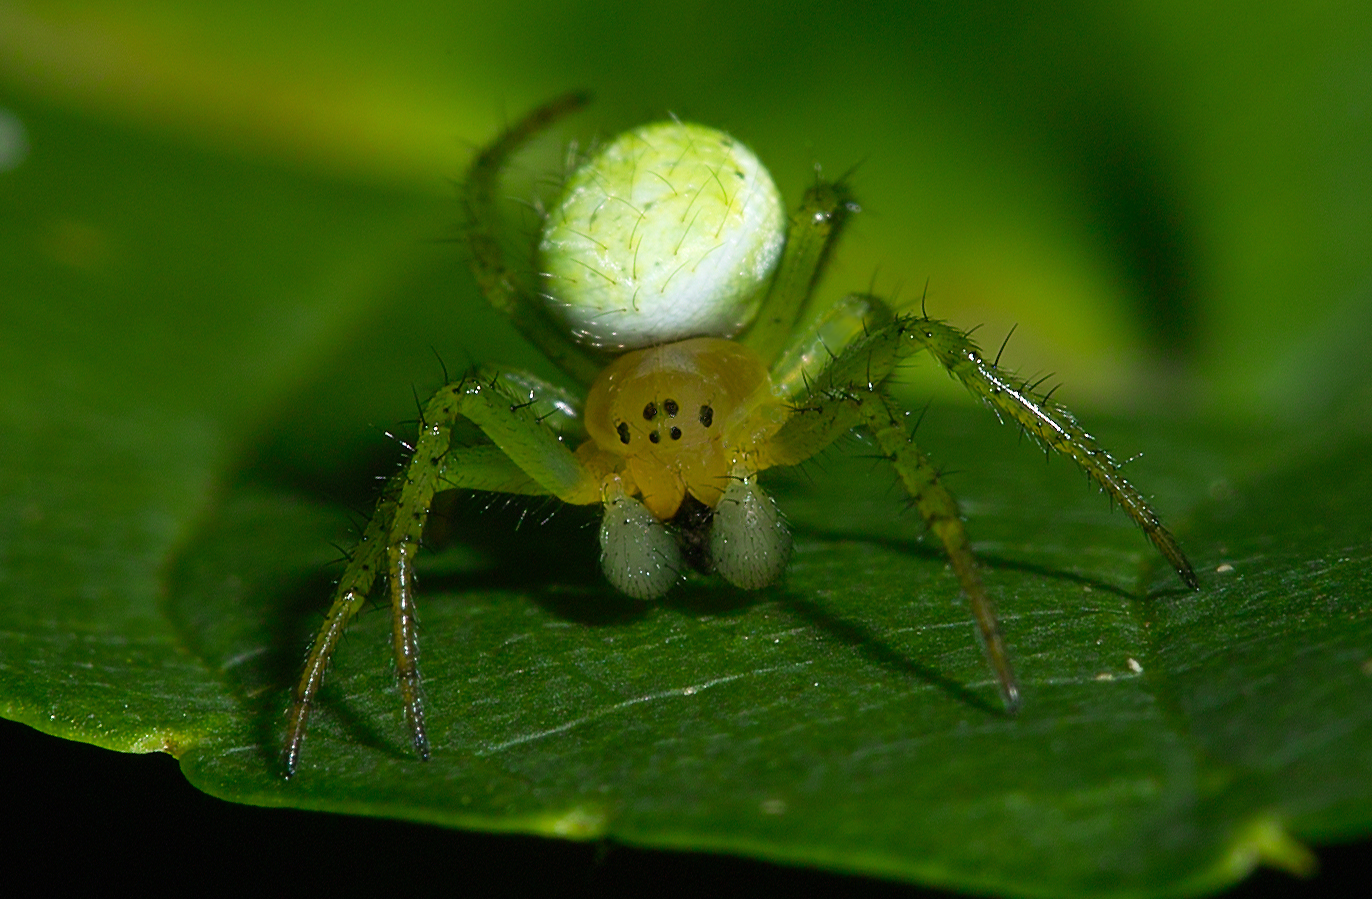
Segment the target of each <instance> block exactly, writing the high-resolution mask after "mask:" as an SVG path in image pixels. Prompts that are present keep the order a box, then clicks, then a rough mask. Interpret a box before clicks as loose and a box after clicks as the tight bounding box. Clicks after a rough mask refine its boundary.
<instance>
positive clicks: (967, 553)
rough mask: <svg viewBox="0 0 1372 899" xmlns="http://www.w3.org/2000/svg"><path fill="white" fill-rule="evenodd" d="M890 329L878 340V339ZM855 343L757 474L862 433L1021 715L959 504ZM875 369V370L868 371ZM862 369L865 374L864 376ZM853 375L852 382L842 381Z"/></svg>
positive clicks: (883, 371)
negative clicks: (944, 570)
mask: <svg viewBox="0 0 1372 899" xmlns="http://www.w3.org/2000/svg"><path fill="white" fill-rule="evenodd" d="M885 330H887V329H882V330H881V331H878V332H875V333H883V332H884V331H885ZM866 343H867V341H866V340H861V341H858V343H857V344H856V345H855V346H854V347H850V348H849V349H848V350H847V351H845V352H844V353H842V354H841V355H840V356H839V357H838V358H836V359H834V360H833V361H832V362H831V364H830V365H829V366H828V368H827V369H825V370H823V371H822V372H821V374H820V375H819V376H818V377H817V379H816V380H815V381H814V382H813V383H812V385H811V388H810V390H809V391H808V392H807V393H806V394H805V395H803V396H799V397H797V398H796V403H797V405H796V408H795V411H794V413H793V414H792V416H791V417H790V418H789V419H788V420H787V422H786V424H785V425H783V426H782V428H781V430H780V431H778V432H777V434H776V435H775V436H774V437H773V439H772V441H771V443H770V444H769V446H768V447H767V449H766V455H765V457H764V459H763V460H762V464H761V465H760V466H759V468H765V467H767V466H769V465H795V464H798V463H800V462H803V461H805V460H806V459H808V458H810V457H811V456H813V455H815V454H816V453H818V452H820V451H821V450H822V449H824V447H826V446H828V445H829V444H830V443H832V442H833V441H834V440H835V439H837V438H838V437H839V436H840V435H842V434H844V433H846V432H847V431H848V430H849V429H851V428H854V427H865V428H866V429H867V430H868V431H869V432H870V433H871V434H872V436H873V437H874V438H875V439H876V441H877V445H878V446H880V447H881V450H882V452H883V453H884V454H885V455H886V457H887V458H888V459H890V461H891V463H892V464H893V465H894V466H895V469H896V473H897V475H898V476H899V477H900V479H901V482H902V484H904V486H905V489H906V490H907V491H908V492H909V494H910V496H911V498H912V499H913V500H914V503H915V507H916V508H917V509H918V510H919V513H920V516H921V517H923V519H924V522H925V524H926V525H927V526H928V527H929V529H930V530H931V531H933V532H934V534H935V535H936V536H937V537H938V538H939V540H940V542H942V543H943V548H944V550H945V551H946V552H947V553H948V559H949V561H951V562H952V565H953V571H954V573H955V574H956V575H957V579H958V585H959V586H960V587H961V588H962V592H963V594H964V595H965V596H966V597H967V602H968V605H969V606H970V607H971V610H972V617H973V618H974V619H975V621H976V624H977V632H978V634H979V635H980V637H981V643H982V647H983V648H984V649H985V651H986V658H987V661H988V662H989V663H990V665H991V670H992V671H993V672H994V673H995V676H996V683H997V686H998V687H999V689H1000V694H1001V699H1002V700H1003V701H1004V703H1005V708H1006V709H1007V710H1008V711H1011V712H1013V711H1015V710H1016V709H1017V708H1018V707H1019V683H1018V681H1017V680H1016V679H1015V673H1014V670H1013V669H1012V668H1011V666H1010V655H1009V653H1008V652H1006V649H1005V641H1004V639H1003V638H1002V637H1001V634H1000V625H999V624H998V623H997V621H996V613H995V608H994V607H993V606H992V604H991V599H990V597H989V596H987V594H986V588H985V586H984V585H983V584H982V581H981V576H980V575H979V574H978V573H977V565H976V557H975V555H973V553H972V544H971V542H970V541H969V540H968V538H967V531H966V529H965V528H964V527H963V524H962V518H961V516H960V515H959V514H958V505H957V500H956V499H954V498H953V495H952V493H950V492H949V491H948V488H946V487H944V486H943V484H942V483H941V482H940V481H939V478H938V471H937V470H936V469H935V468H934V466H933V464H932V463H930V461H929V459H928V457H926V456H925V455H924V454H923V453H922V452H921V451H920V449H919V447H918V446H916V445H915V443H914V440H913V439H912V438H911V436H910V434H909V432H908V431H907V430H906V427H905V425H904V420H905V415H904V412H903V411H902V410H901V409H900V408H899V407H898V406H897V405H896V404H895V401H894V400H892V399H891V398H890V397H889V396H887V395H886V393H885V391H884V390H883V388H882V383H883V382H884V381H885V379H886V376H887V375H888V374H889V373H890V366H889V365H885V364H880V360H878V359H877V358H876V357H874V356H873V355H872V354H871V353H870V352H867V351H865V349H864V346H865V344H866ZM874 362H877V363H878V364H877V365H875V367H874V366H873V363H874ZM864 367H865V368H866V369H868V371H865V372H864ZM846 374H853V375H854V377H845V375H846Z"/></svg>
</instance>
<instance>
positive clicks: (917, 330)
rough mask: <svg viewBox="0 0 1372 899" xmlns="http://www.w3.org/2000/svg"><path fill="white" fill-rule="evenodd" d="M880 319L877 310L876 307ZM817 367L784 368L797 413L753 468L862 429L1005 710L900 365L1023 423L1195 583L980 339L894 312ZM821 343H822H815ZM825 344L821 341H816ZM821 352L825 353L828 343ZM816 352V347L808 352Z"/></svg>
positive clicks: (967, 553) (1170, 544)
mask: <svg viewBox="0 0 1372 899" xmlns="http://www.w3.org/2000/svg"><path fill="white" fill-rule="evenodd" d="M864 299H866V298H863V297H861V296H855V297H850V298H849V299H848V300H847V301H846V304H847V308H848V310H849V311H850V312H859V311H861V310H862V309H863V308H864V306H863V301H864ZM873 308H874V309H875V311H876V312H877V313H878V314H880V313H881V311H882V310H883V309H884V306H883V305H880V304H878V305H876V306H875V307H873ZM844 321H845V319H844V315H843V313H842V311H841V310H836V311H835V312H834V313H833V314H831V315H830V316H828V317H826V318H825V319H822V320H821V321H820V323H819V326H820V327H819V329H818V330H816V331H815V332H813V333H815V334H820V333H822V332H823V330H824V328H826V327H827V328H828V329H829V331H831V332H835V333H836V334H837V336H838V337H839V339H841V337H842V333H848V334H852V333H854V330H853V326H852V325H851V324H849V325H848V326H847V330H846V332H844V331H843V327H844ZM867 327H869V328H870V330H869V331H867V333H864V334H863V335H862V336H860V337H857V338H856V339H853V340H852V341H851V342H850V343H848V345H847V346H846V347H844V348H842V349H841V350H839V351H836V352H837V355H832V356H831V357H830V359H829V360H828V362H827V364H821V365H820V366H819V367H818V369H817V372H818V373H817V375H816V376H815V378H814V380H810V379H809V376H808V375H803V376H802V377H801V379H800V384H799V385H797V383H796V377H795V375H794V374H790V375H788V374H787V373H786V372H784V371H783V372H781V373H780V374H781V378H780V379H779V383H782V384H783V385H784V386H785V387H786V389H787V392H788V395H789V396H790V397H791V400H792V402H793V403H794V405H795V413H794V414H793V415H792V416H791V418H790V419H788V420H787V422H786V424H785V425H783V426H782V428H781V429H780V430H779V431H778V432H777V434H776V435H775V436H774V437H773V439H772V441H771V442H770V444H769V445H768V446H766V447H764V448H763V449H762V451H761V452H760V453H759V456H760V464H759V470H761V469H763V468H766V467H768V466H771V465H795V464H798V463H800V462H803V461H805V460H806V459H809V458H811V457H812V456H814V455H815V454H816V453H818V452H820V451H822V450H823V449H824V448H825V447H827V446H828V445H829V444H830V443H832V442H833V441H834V440H836V439H837V438H838V437H839V436H840V435H842V434H844V433H846V432H847V431H848V430H849V429H851V428H853V427H858V426H862V427H865V428H866V429H867V430H868V431H870V432H871V433H872V435H873V436H874V437H875V438H876V440H877V443H878V445H879V446H880V447H881V449H882V451H883V452H884V453H885V454H886V455H887V456H888V458H890V459H891V461H892V463H893V464H894V465H895V467H896V471H897V473H898V475H899V477H900V479H901V481H902V483H903V484H904V485H905V487H906V489H907V490H908V491H909V493H910V495H911V497H912V498H913V499H914V501H915V505H916V507H917V508H918V509H919V511H920V514H921V516H922V517H923V518H924V520H925V522H926V523H927V524H928V526H929V528H930V529H931V530H933V531H934V533H935V534H936V535H937V536H938V537H939V539H940V541H941V542H942V543H943V546H944V548H945V550H946V551H947V553H948V556H949V558H950V560H951V561H952V564H953V570H954V572H955V573H956V574H957V577H958V581H959V583H960V585H961V587H962V591H963V593H964V594H966V596H967V599H968V603H969V604H970V606H971V608H972V614H973V617H974V618H975V619H976V622H977V627H978V630H979V632H980V634H981V638H982V644H983V646H984V647H985V649H986V653H987V657H988V659H989V661H990V663H991V667H992V669H993V670H994V671H995V673H996V677H997V680H998V681H999V686H1000V690H1001V695H1002V698H1003V699H1004V700H1005V704H1006V706H1007V708H1010V709H1013V708H1014V707H1015V705H1016V704H1017V703H1018V698H1019V689H1018V686H1017V684H1016V682H1015V677H1014V674H1013V672H1012V670H1011V668H1010V663H1009V659H1008V655H1007V654H1006V652H1005V647H1004V643H1003V641H1002V639H1001V636H1000V631H999V627H998V625H997V623H996V617H995V612H994V609H993V607H992V605H991V602H990V599H989V597H988V596H987V595H986V591H985V588H984V587H983V586H982V583H981V579H980V577H979V576H978V575H977V572H976V563H975V557H974V556H973V554H972V550H971V544H970V543H969V542H968V539H967V536H966V531H965V529H964V527H963V524H962V520H961V518H960V517H959V515H958V512H957V504H956V501H955V500H954V499H953V496H952V494H951V493H950V492H949V491H948V490H947V488H945V487H943V485H942V484H941V483H940V482H939V480H938V473H937V471H936V470H935V468H934V467H933V465H932V464H931V463H930V462H929V460H928V459H927V458H926V457H925V456H924V454H923V453H921V452H920V451H919V449H918V448H917V447H916V446H915V445H914V443H913V441H912V440H911V438H910V435H909V434H908V433H907V431H906V428H905V425H904V424H903V422H904V418H905V413H904V412H903V411H902V410H900V408H899V407H898V406H897V405H896V404H895V403H894V401H893V400H892V399H891V398H890V397H889V395H887V394H886V392H885V383H886V381H887V379H888V378H889V377H890V375H891V373H892V372H893V371H894V370H895V368H896V366H897V365H899V364H900V363H901V362H903V361H905V360H906V359H908V358H909V357H911V356H913V355H914V354H915V353H918V352H920V351H926V352H928V353H929V354H930V355H931V356H933V357H934V359H935V360H937V361H938V362H939V364H940V365H942V366H943V367H944V368H945V369H947V370H948V372H949V373H950V374H951V375H952V376H953V377H955V378H957V379H958V380H959V381H961V382H962V384H963V385H964V386H965V387H967V389H968V390H969V391H971V392H972V393H973V394H974V395H976V396H978V397H979V398H981V399H982V400H983V401H985V402H986V403H987V404H988V405H990V406H991V408H992V409H993V410H995V411H996V412H997V414H998V415H1002V416H1008V417H1009V418H1010V419H1011V420H1013V421H1015V422H1016V423H1018V424H1020V425H1021V426H1022V427H1024V428H1025V430H1027V431H1028V432H1029V434H1030V435H1031V436H1033V437H1035V438H1036V439H1037V440H1039V441H1040V443H1041V444H1042V445H1043V446H1045V447H1047V448H1048V449H1050V450H1053V451H1054V452H1057V453H1060V454H1062V455H1065V456H1067V457H1068V458H1070V459H1072V461H1073V462H1075V463H1076V464H1077V466H1078V467H1079V468H1081V469H1082V470H1083V471H1085V472H1086V474H1087V475H1088V476H1090V477H1091V479H1092V480H1094V481H1095V482H1096V483H1097V484H1099V485H1100V487H1101V488H1102V490H1104V491H1105V493H1106V494H1107V495H1108V496H1110V498H1111V499H1112V500H1114V501H1115V502H1117V503H1119V505H1120V506H1121V507H1122V508H1123V509H1124V510H1125V512H1126V513H1127V514H1128V515H1129V517H1130V518H1132V519H1133V520H1134V521H1135V522H1136V523H1137V524H1138V525H1139V526H1140V527H1141V528H1142V529H1143V531H1144V533H1145V534H1146V535H1147V536H1148V538H1149V539H1150V540H1151V541H1152V542H1153V544H1154V546H1156V547H1157V548H1158V550H1159V551H1160V552H1161V553H1162V555H1163V556H1164V557H1165V558H1166V559H1167V561H1168V562H1169V563H1171V565H1172V567H1173V568H1174V569H1176V571H1177V575H1178V576H1179V577H1180V578H1181V580H1182V582H1183V583H1184V584H1186V585H1187V586H1188V587H1191V588H1193V589H1194V588H1197V587H1198V585H1199V582H1198V581H1197V579H1196V575H1195V571H1194V570H1193V569H1192V567H1191V563H1190V562H1189V561H1187V559H1186V556H1185V555H1184V554H1183V553H1182V551H1181V548H1180V547H1179V546H1178V545H1177V543H1176V540H1175V539H1174V538H1173V537H1172V535H1171V533H1169V532H1168V531H1167V529H1166V528H1165V527H1164V526H1163V525H1162V523H1161V521H1160V520H1159V519H1158V516H1157V513H1155V512H1154V511H1153V509H1152V507H1151V506H1150V505H1149V504H1148V501H1147V500H1146V499H1144V497H1143V495H1142V494H1140V493H1139V492H1138V490H1136V489H1135V488H1134V486H1133V485H1132V484H1130V483H1129V482H1128V481H1127V480H1125V478H1124V477H1123V475H1122V474H1121V473H1120V470H1119V466H1118V464H1117V463H1116V462H1115V461H1114V459H1113V458H1112V457H1111V456H1110V454H1109V453H1108V452H1106V451H1105V450H1104V449H1103V448H1101V447H1100V445H1099V444H1097V443H1096V441H1095V439H1094V438H1092V437H1091V435H1090V434H1088V433H1087V432H1086V431H1085V430H1084V429H1083V428H1082V427H1081V425H1080V424H1078V423H1077V421H1076V419H1075V418H1074V417H1073V416H1072V414H1071V413H1070V412H1068V411H1067V410H1066V409H1065V408H1063V407H1062V406H1061V405H1059V404H1058V403H1055V402H1053V401H1052V400H1050V399H1049V398H1048V397H1046V396H1043V395H1039V394H1036V393H1034V392H1033V390H1032V389H1031V388H1030V387H1029V385H1028V384H1026V383H1025V382H1024V381H1022V380H1020V379H1017V378H1013V377H1010V376H1007V375H1005V374H1003V373H1002V372H1001V371H1000V370H998V369H997V368H996V367H995V366H994V365H991V364H988V363H987V362H986V361H985V359H984V358H983V357H982V355H981V351H980V350H979V349H978V347H977V345H976V343H975V342H974V341H973V340H972V339H971V337H970V336H968V334H967V333H966V332H964V331H961V330H959V329H957V328H954V327H952V326H951V325H948V324H946V323H944V322H940V321H935V320H932V319H928V318H920V317H916V316H898V317H895V318H892V319H890V320H889V321H888V322H887V323H886V324H884V325H880V326H876V327H872V326H870V325H869V326H867ZM816 339H818V338H816ZM821 342H822V341H821ZM826 350H827V347H826ZM812 352H814V351H812ZM799 358H800V356H799V355H797V354H788V355H786V356H783V357H782V359H780V360H778V364H779V366H782V367H783V368H784V367H785V366H786V365H792V366H796V367H799V366H800V365H801V363H800V362H798V361H797V360H798V359H799Z"/></svg>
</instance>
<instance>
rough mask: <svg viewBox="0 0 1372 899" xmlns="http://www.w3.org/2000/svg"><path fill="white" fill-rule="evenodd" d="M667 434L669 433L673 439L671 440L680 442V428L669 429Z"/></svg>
mask: <svg viewBox="0 0 1372 899" xmlns="http://www.w3.org/2000/svg"><path fill="white" fill-rule="evenodd" d="M667 433H669V434H671V435H672V439H673V440H680V439H681V428H672V429H671V430H670V431H668V432H667Z"/></svg>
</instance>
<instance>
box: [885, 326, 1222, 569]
mask: <svg viewBox="0 0 1372 899" xmlns="http://www.w3.org/2000/svg"><path fill="white" fill-rule="evenodd" d="M892 330H894V331H896V332H897V333H895V334H892V335H891V339H894V340H895V341H897V342H898V343H899V345H900V346H901V347H904V348H906V349H904V350H900V351H901V352H902V353H911V352H916V351H918V350H926V351H928V353H929V354H930V355H931V356H933V357H934V358H935V359H936V360H938V362H939V364H941V365H942V366H943V367H944V368H946V369H947V370H948V372H949V373H950V374H951V375H952V376H953V377H955V378H957V379H958V380H959V381H961V382H962V384H963V386H964V387H966V388H967V389H968V390H969V391H971V392H972V393H973V394H974V395H975V396H977V397H980V398H981V400H982V401H983V402H985V403H986V404H987V405H988V406H990V407H991V408H992V409H993V410H995V412H996V414H997V415H1000V416H1002V417H1003V418H1004V417H1008V418H1009V419H1011V420H1012V421H1014V422H1015V423H1016V424H1018V425H1019V426H1020V427H1022V428H1024V430H1025V432H1026V433H1028V434H1029V435H1030V436H1031V437H1033V438H1035V439H1036V440H1038V442H1039V443H1040V444H1041V445H1043V446H1045V447H1047V448H1048V449H1050V450H1052V451H1053V452H1056V453H1059V454H1061V455H1064V456H1067V457H1068V458H1069V459H1071V460H1072V461H1073V462H1075V463H1076V464H1077V466H1078V467H1079V468H1080V469H1081V470H1082V471H1084V472H1085V473H1086V475H1087V476H1088V477H1090V478H1091V480H1093V481H1095V482H1096V483H1097V484H1099V485H1100V487H1101V489H1102V490H1104V491H1105V493H1106V495H1107V496H1109V497H1110V499H1111V500H1113V501H1114V502H1116V503H1118V504H1119V506H1120V507H1121V508H1122V509H1124V511H1125V513H1126V514H1127V515H1128V516H1129V517H1130V518H1132V519H1134V521H1135V522H1136V523H1137V524H1138V526H1139V527H1140V528H1142V529H1143V532H1144V534H1145V535H1147V537H1148V539H1149V540H1150V541H1152V543H1153V545H1154V546H1155V547H1157V549H1158V552H1160V553H1162V555H1163V558H1165V559H1167V561H1168V562H1169V563H1170V564H1171V566H1172V567H1173V569H1175V570H1176V572H1177V576H1178V577H1179V578H1181V581H1182V583H1183V584H1185V585H1186V586H1188V587H1190V588H1191V589H1192V590H1199V589H1200V580H1199V579H1198V578H1197V577H1196V572H1195V569H1194V568H1192V567H1191V562H1190V561H1189V560H1188V559H1187V558H1186V554H1185V553H1183V552H1182V550H1181V547H1180V546H1178V545H1177V541H1176V538H1175V537H1173V536H1172V533H1171V532H1170V531H1168V530H1167V528H1166V527H1165V526H1164V525H1163V523H1162V519H1160V518H1159V517H1158V514H1157V512H1155V511H1153V507H1152V506H1150V505H1149V503H1148V500H1147V499H1145V498H1144V496H1143V494H1142V493H1140V492H1139V491H1138V489H1137V488H1135V487H1134V485H1133V484H1130V483H1129V482H1128V481H1127V480H1125V478H1124V475H1123V473H1122V472H1121V471H1120V466H1119V463H1117V462H1116V461H1115V460H1114V458H1113V457H1112V456H1111V455H1110V453H1109V452H1108V451H1106V449H1105V448H1104V447H1102V446H1101V445H1100V444H1098V443H1097V442H1096V440H1095V438H1094V437H1092V436H1091V435H1090V434H1089V433H1087V432H1086V429H1085V428H1083V427H1082V426H1081V425H1080V424H1079V423H1078V422H1077V419H1076V417H1075V416H1073V415H1072V413H1071V412H1069V411H1068V410H1067V409H1066V407H1064V406H1062V405H1061V404H1059V403H1057V402H1055V401H1054V400H1053V399H1052V398H1051V397H1050V396H1049V395H1048V394H1040V393H1036V392H1035V390H1034V388H1033V387H1032V386H1031V385H1030V384H1028V383H1027V382H1025V381H1024V380H1023V379H1020V378H1017V377H1014V376H1013V375H1009V374H1007V373H1005V372H1002V371H1001V370H1000V369H998V368H997V367H996V366H995V365H994V364H992V363H988V362H987V361H986V359H985V358H984V357H983V356H982V355H981V350H980V349H979V348H978V347H977V345H976V343H975V342H973V341H972V339H971V338H970V337H969V336H968V335H967V334H966V333H965V332H963V331H960V330H958V329H957V328H954V327H953V326H951V325H949V324H947V323H946V322H941V321H935V320H933V319H928V318H904V319H901V320H900V321H899V322H897V323H896V325H895V326H894V327H893V329H892Z"/></svg>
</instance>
